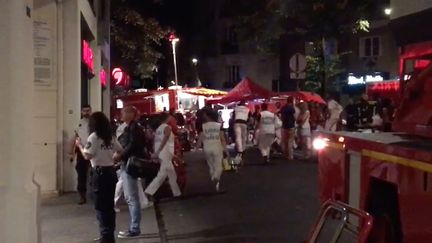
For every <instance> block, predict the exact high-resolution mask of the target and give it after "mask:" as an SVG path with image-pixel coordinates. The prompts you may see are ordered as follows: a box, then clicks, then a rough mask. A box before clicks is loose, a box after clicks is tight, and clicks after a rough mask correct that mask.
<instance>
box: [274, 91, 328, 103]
mask: <svg viewBox="0 0 432 243" xmlns="http://www.w3.org/2000/svg"><path fill="white" fill-rule="evenodd" d="M275 94H276V97H279V98H287V97H289V96H293V97H295V98H296V99H298V100H303V101H306V102H316V103H320V104H326V102H325V100H324V99H323V98H322V97H321V96H320V95H319V94H316V93H312V92H306V91H292V92H280V93H275Z"/></svg>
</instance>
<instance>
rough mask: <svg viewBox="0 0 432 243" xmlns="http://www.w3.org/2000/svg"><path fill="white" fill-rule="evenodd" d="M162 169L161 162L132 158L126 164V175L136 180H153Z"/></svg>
mask: <svg viewBox="0 0 432 243" xmlns="http://www.w3.org/2000/svg"><path fill="white" fill-rule="evenodd" d="M159 168H160V162H159V160H152V159H143V158H138V157H135V156H131V157H130V158H129V159H128V161H127V163H126V168H125V169H126V173H128V174H129V175H130V176H132V177H134V178H138V177H139V178H144V179H146V180H151V179H152V178H154V177H156V175H157V173H158V171H159Z"/></svg>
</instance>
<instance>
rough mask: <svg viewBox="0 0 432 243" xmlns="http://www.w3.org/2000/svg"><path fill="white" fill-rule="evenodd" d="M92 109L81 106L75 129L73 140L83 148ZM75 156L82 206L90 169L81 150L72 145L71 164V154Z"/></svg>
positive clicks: (85, 198) (80, 203) (85, 195)
mask: <svg viewBox="0 0 432 243" xmlns="http://www.w3.org/2000/svg"><path fill="white" fill-rule="evenodd" d="M91 113H92V109H91V107H90V106H89V105H83V106H82V108H81V120H80V121H79V124H78V126H77V128H76V129H75V137H74V140H76V139H77V138H79V141H81V146H85V143H86V142H87V138H88V136H89V134H90V133H89V118H90V116H91ZM74 153H75V154H76V165H75V170H76V172H77V191H78V194H79V197H80V198H79V201H78V204H79V205H83V204H85V203H86V202H87V178H88V174H89V169H90V161H89V160H87V159H85V158H84V156H83V154H82V153H81V150H80V149H79V148H78V147H77V146H76V144H75V143H74V146H73V149H72V151H71V152H70V155H71V162H72V161H73V154H74Z"/></svg>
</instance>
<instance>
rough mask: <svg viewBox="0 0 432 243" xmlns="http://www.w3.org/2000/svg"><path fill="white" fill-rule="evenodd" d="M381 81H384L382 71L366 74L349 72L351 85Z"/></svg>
mask: <svg viewBox="0 0 432 243" xmlns="http://www.w3.org/2000/svg"><path fill="white" fill-rule="evenodd" d="M381 81H384V75H383V74H381V73H374V74H366V75H354V74H353V73H349V74H348V84H349V85H356V84H365V83H372V82H381Z"/></svg>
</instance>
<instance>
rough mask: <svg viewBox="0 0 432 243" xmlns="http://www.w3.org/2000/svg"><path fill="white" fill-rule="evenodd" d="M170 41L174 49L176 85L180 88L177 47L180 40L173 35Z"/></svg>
mask: <svg viewBox="0 0 432 243" xmlns="http://www.w3.org/2000/svg"><path fill="white" fill-rule="evenodd" d="M169 41H170V42H171V44H172V49H173V58H174V77H175V85H176V86H178V76H177V58H176V45H177V43H178V42H179V41H180V39H179V38H178V37H177V36H176V35H175V34H174V33H173V34H171V35H170V36H169Z"/></svg>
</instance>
